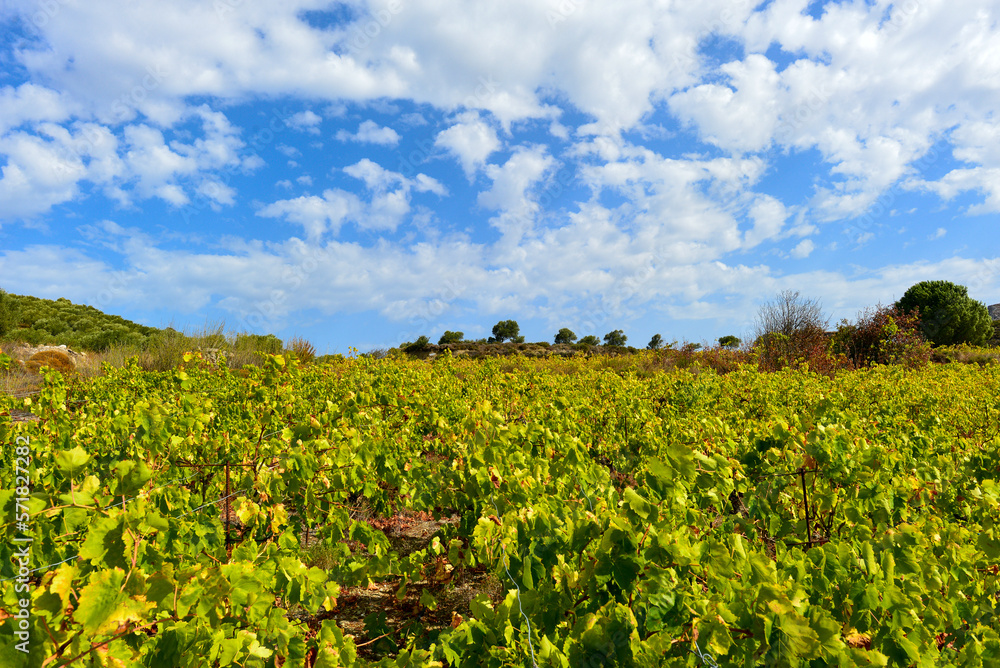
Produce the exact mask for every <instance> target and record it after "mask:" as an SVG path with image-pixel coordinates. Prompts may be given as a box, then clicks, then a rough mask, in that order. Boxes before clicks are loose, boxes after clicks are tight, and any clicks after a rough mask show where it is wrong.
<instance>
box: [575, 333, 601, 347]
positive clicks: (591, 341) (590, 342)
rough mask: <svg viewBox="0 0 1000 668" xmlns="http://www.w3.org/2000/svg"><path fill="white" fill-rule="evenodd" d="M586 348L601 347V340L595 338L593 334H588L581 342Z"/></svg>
mask: <svg viewBox="0 0 1000 668" xmlns="http://www.w3.org/2000/svg"><path fill="white" fill-rule="evenodd" d="M579 342H580V343H582V344H583V345H585V346H599V345H601V340H600V339H599V338H597V337H596V336H594V335H593V334H588V335H587V336H585V337H583V338H582V339H580V341H579Z"/></svg>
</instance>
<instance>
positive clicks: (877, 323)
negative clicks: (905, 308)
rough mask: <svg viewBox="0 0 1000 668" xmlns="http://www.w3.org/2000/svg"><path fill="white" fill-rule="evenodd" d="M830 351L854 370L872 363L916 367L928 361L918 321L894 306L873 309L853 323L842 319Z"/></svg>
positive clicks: (928, 353)
mask: <svg viewBox="0 0 1000 668" xmlns="http://www.w3.org/2000/svg"><path fill="white" fill-rule="evenodd" d="M832 350H833V352H834V353H837V354H841V355H843V356H844V357H845V358H846V359H847V360H848V361H849V362H850V365H851V366H852V367H854V368H855V369H858V368H861V367H866V366H871V365H872V364H905V365H907V366H917V365H920V364H925V363H926V362H927V360H928V359H930V346H929V345H928V344H927V342H926V341H925V340H924V338H923V336H922V335H921V333H920V321H919V319H918V318H917V317H916V315H914V314H912V313H902V312H900V311H899V309H897V308H896V307H894V306H882V305H879V306H876V307H874V308H870V309H866V310H864V311H862V312H861V313H859V314H858V320H857V322H856V323H854V324H851V323H849V322H848V321H847V320H843V321H842V322H841V323H840V325H839V326H838V327H837V332H836V334H834V337H833V344H832Z"/></svg>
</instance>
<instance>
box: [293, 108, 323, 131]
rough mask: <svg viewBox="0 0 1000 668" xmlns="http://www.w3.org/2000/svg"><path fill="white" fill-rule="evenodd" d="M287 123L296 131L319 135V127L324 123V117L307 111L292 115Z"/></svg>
mask: <svg viewBox="0 0 1000 668" xmlns="http://www.w3.org/2000/svg"><path fill="white" fill-rule="evenodd" d="M285 122H286V123H287V124H288V125H289V126H291V127H293V128H295V129H296V130H304V131H305V132H308V133H310V134H314V135H318V134H319V126H320V123H322V122H323V117H322V116H320V115H319V114H317V113H316V112H314V111H310V110H308V109H307V110H305V111H300V112H299V113H297V114H292V115H291V116H289V117H288V119H287V120H286V121H285Z"/></svg>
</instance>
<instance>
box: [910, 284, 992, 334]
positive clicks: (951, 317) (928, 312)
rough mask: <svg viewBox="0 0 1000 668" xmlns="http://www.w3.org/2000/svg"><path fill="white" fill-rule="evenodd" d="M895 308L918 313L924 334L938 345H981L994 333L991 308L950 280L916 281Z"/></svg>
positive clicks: (963, 287) (962, 286)
mask: <svg viewBox="0 0 1000 668" xmlns="http://www.w3.org/2000/svg"><path fill="white" fill-rule="evenodd" d="M896 307H897V308H898V309H899V310H900V311H902V312H904V313H918V314H919V316H920V329H921V331H922V332H923V335H924V337H925V338H926V339H927V340H928V341H930V342H931V343H933V344H934V345H935V346H947V345H954V344H960V343H968V344H969V345H972V346H979V345H982V344H983V343H985V342H986V341H987V340H988V339H989V338H990V335H991V334H992V333H993V332H992V329H993V328H992V318H990V312H989V309H987V308H986V306H985V305H984V304H982V303H980V302H977V301H976V300H974V299H971V298H970V297H969V291H968V289H967V288H966V287H965V286H964V285H956V284H955V283H951V282H950V281H922V282H920V283H917V284H916V285H913V286H912V287H910V289H909V290H907V291H906V292H905V293H904V294H903V296H902V297H901V298H900V300H899V301H898V302H896Z"/></svg>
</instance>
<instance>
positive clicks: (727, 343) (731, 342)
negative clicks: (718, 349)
mask: <svg viewBox="0 0 1000 668" xmlns="http://www.w3.org/2000/svg"><path fill="white" fill-rule="evenodd" d="M719 345H720V346H722V347H723V348H729V349H730V350H735V349H736V348H739V347H740V339H739V337H736V336H733V335H732V334H730V335H728V336H723V337H721V338H719Z"/></svg>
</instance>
